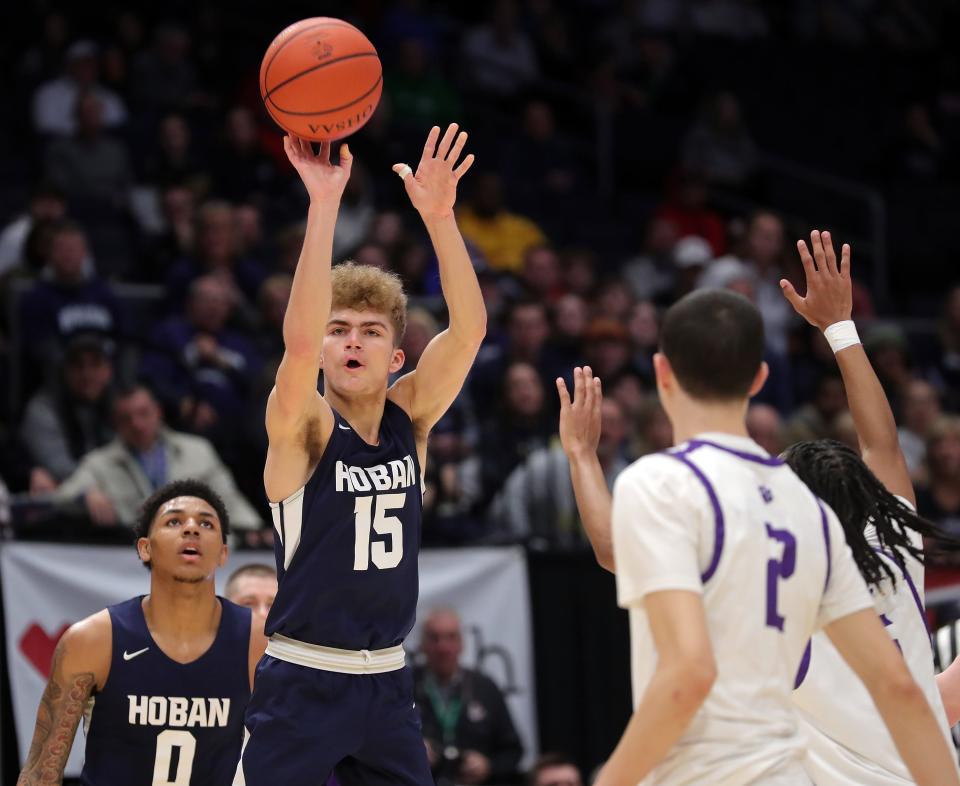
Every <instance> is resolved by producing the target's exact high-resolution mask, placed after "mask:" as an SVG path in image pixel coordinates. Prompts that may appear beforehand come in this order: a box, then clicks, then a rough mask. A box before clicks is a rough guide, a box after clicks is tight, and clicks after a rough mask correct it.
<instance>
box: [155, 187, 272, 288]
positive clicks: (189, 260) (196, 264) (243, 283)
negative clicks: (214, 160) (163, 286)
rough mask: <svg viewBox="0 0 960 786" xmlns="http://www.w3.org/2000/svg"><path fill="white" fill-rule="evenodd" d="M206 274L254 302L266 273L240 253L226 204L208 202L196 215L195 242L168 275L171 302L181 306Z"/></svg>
mask: <svg viewBox="0 0 960 786" xmlns="http://www.w3.org/2000/svg"><path fill="white" fill-rule="evenodd" d="M205 273H214V274H215V275H217V276H219V277H221V278H223V280H224V281H226V282H228V283H229V284H231V285H232V286H234V287H235V288H237V289H238V291H239V292H240V293H242V295H243V297H244V298H245V299H246V301H247V303H253V302H255V300H256V297H257V293H258V292H259V291H260V285H261V284H262V283H263V280H264V279H265V278H266V277H267V271H266V269H265V268H264V267H263V265H261V264H260V262H259V261H258V260H256V259H253V258H252V257H248V256H243V255H241V253H240V237H239V233H238V232H237V222H236V219H235V217H234V211H233V207H232V206H231V205H230V203H229V202H220V201H211V202H207V203H206V204H204V205H202V206H201V207H200V209H199V211H198V212H197V229H196V242H195V243H194V248H193V250H192V252H191V254H190V255H189V256H186V257H183V258H182V259H181V260H180V261H179V262H177V263H176V264H175V265H174V266H173V268H172V269H171V270H170V271H169V273H168V274H167V287H168V295H169V297H170V301H171V303H173V304H175V305H178V304H180V303H183V302H184V300H185V295H186V293H187V289H188V288H189V286H190V283H191V282H192V281H193V280H194V279H195V278H198V277H199V276H201V275H204V274H205Z"/></svg>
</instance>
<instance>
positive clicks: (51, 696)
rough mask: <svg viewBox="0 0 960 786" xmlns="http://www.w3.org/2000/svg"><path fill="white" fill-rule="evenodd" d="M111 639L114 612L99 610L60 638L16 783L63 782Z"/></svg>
mask: <svg viewBox="0 0 960 786" xmlns="http://www.w3.org/2000/svg"><path fill="white" fill-rule="evenodd" d="M111 638H112V630H111V626H110V615H109V614H108V612H106V611H101V612H99V613H97V614H94V615H93V616H92V617H88V618H87V619H85V620H82V621H81V622H78V623H77V624H76V625H73V626H71V627H70V629H69V630H68V631H67V632H66V633H65V634H64V635H63V638H61V639H60V642H59V643H58V644H57V649H56V650H55V651H54V653H53V662H52V663H51V664H50V681H49V682H48V683H47V687H46V690H44V692H43V696H42V697H41V699H40V707H39V709H38V710H37V725H36V728H35V729H34V732H33V743H32V744H31V745H30V753H29V754H28V755H27V761H26V764H24V766H23V770H22V771H21V773H20V778H19V780H18V781H17V786H59V784H62V783H63V768H64V767H65V766H66V764H67V758H68V757H69V756H70V749H71V747H72V746H73V737H74V735H75V734H76V731H77V725H78V724H79V722H80V718H81V717H82V716H83V711H84V708H85V707H86V704H87V701H88V700H89V698H90V696H91V695H93V694H94V693H95V692H96V691H97V689H99V688H101V687H102V686H103V685H104V683H105V682H106V679H107V674H108V672H109V670H110V648H111V644H112V642H111Z"/></svg>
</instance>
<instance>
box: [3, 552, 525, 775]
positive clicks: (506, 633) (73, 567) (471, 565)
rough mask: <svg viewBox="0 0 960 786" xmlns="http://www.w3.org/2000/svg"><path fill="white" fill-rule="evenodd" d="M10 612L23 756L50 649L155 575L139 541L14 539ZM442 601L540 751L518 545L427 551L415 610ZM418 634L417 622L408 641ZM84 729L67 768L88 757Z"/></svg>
mask: <svg viewBox="0 0 960 786" xmlns="http://www.w3.org/2000/svg"><path fill="white" fill-rule="evenodd" d="M251 562H267V563H269V564H271V565H272V564H273V561H272V557H271V555H268V554H266V553H260V554H258V553H250V552H238V553H237V554H235V555H232V556H231V557H230V562H229V564H228V565H227V567H226V568H225V569H223V570H221V571H220V572H219V574H218V577H217V591H218V592H220V593H221V594H222V592H223V585H224V584H225V583H226V580H227V577H228V576H229V575H230V573H231V572H232V571H233V570H235V569H236V568H239V567H240V566H241V565H246V564H249V563H251ZM0 578H2V581H3V602H4V615H5V619H6V631H5V633H6V643H7V662H8V663H9V669H10V689H11V694H12V695H11V698H12V700H13V714H14V722H15V727H16V732H17V741H18V744H19V753H20V761H21V762H23V761H24V759H25V758H26V754H27V751H28V749H29V747H30V739H31V736H32V734H33V726H34V721H35V719H36V713H37V705H38V704H39V703H40V696H41V694H42V693H43V689H44V687H45V685H46V681H47V677H48V675H49V668H50V661H51V659H52V656H53V650H54V647H55V646H56V644H57V641H58V640H59V638H60V636H61V635H63V632H64V631H65V630H66V629H67V628H68V627H69V626H70V625H71V624H72V623H74V622H76V621H77V620H80V619H83V618H84V617H87V616H89V615H90V614H93V613H94V612H96V611H99V610H100V609H102V608H104V607H105V606H108V605H110V604H112V603H117V602H119V601H122V600H126V599H127V598H130V597H133V596H135V595H142V594H145V593H147V592H149V589H150V576H149V573H148V572H147V571H146V570H145V569H144V568H143V567H142V565H141V564H140V561H139V560H138V559H137V555H136V552H135V551H134V549H133V547H132V546H130V547H122V546H120V547H118V546H76V545H70V546H59V545H54V544H46V543H8V544H5V545H4V546H3V547H2V548H0ZM439 606H443V607H450V608H455V609H457V610H458V611H459V612H460V615H461V617H462V619H463V626H464V659H463V665H464V666H466V667H469V668H480V669H481V670H482V671H484V672H485V673H486V674H487V675H488V676H490V677H491V678H492V679H493V680H494V681H496V682H497V684H498V685H500V686H501V687H502V688H503V689H504V692H505V693H506V695H507V704H508V705H509V707H510V712H511V714H512V715H513V719H514V722H515V723H516V725H517V730H518V731H519V733H520V736H521V738H522V740H523V743H524V748H525V756H524V762H523V763H524V766H526V765H528V764H529V763H530V762H532V760H533V757H534V755H535V754H536V740H537V729H536V701H535V696H534V682H533V645H532V641H531V625H530V599H529V593H528V589H527V566H526V560H525V559H524V555H523V551H522V549H499V548H498V549H492V548H490V549H456V550H443V551H426V552H423V553H422V554H421V558H420V602H419V604H418V615H419V616H421V617H423V616H425V615H426V613H427V612H428V611H429V610H430V609H432V608H436V607H439ZM418 640H419V629H418V628H417V629H414V632H413V634H411V636H410V638H409V640H408V642H407V644H408V649H409V650H410V651H411V652H413V651H414V649H415V647H416V645H417V642H418ZM83 746H84V739H83V734H82V733H78V734H77V739H76V741H75V742H74V746H73V750H72V752H71V754H70V759H69V761H68V763H67V768H66V775H67V776H77V775H79V774H80V769H81V767H82V764H83Z"/></svg>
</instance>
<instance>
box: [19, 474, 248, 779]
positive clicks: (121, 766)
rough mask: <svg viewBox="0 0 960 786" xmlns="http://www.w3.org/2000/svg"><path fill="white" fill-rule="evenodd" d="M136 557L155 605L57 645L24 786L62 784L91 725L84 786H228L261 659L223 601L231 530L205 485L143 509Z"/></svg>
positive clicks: (146, 600)
mask: <svg viewBox="0 0 960 786" xmlns="http://www.w3.org/2000/svg"><path fill="white" fill-rule="evenodd" d="M136 531H137V534H138V535H139V538H138V539H137V551H138V552H139V555H140V559H141V560H142V561H143V563H144V564H145V565H146V566H147V567H148V568H149V569H150V594H149V595H147V596H146V597H143V596H141V597H136V598H131V599H130V600H128V601H125V602H123V603H118V604H117V605H115V606H110V607H109V608H107V609H104V610H103V611H99V612H97V613H96V614H94V615H93V616H91V617H87V619H85V620H81V621H80V622H78V623H76V624H75V625H72V626H71V627H70V628H69V629H68V630H67V632H66V633H65V634H64V635H63V638H61V639H60V642H59V643H58V644H57V649H56V651H55V652H54V655H53V663H52V664H51V666H50V681H49V683H48V684H47V688H46V690H45V691H44V693H43V697H42V698H41V700H40V708H39V710H38V711H37V725H36V729H35V731H34V734H33V744H32V745H31V747H30V753H29V755H28V757H27V762H26V764H25V765H24V768H23V771H22V772H21V773H20V778H19V780H18V781H17V786H41V785H42V786H49V784H60V783H62V782H63V769H64V766H65V765H66V763H67V758H68V756H69V755H70V749H71V747H72V744H73V738H74V735H75V734H76V730H77V725H78V724H79V722H80V718H81V717H83V716H84V714H86V715H87V719H88V724H89V725H88V727H87V744H86V755H85V758H84V764H83V772H82V774H81V776H80V780H81V783H84V784H96V786H158V785H160V784H167V785H168V786H190V785H191V784H203V786H228V784H230V783H231V782H232V779H233V774H234V772H235V771H236V767H237V758H238V757H239V756H240V746H241V744H242V743H243V713H244V708H245V707H246V704H247V701H248V699H249V698H250V688H251V685H252V683H253V672H254V669H255V667H256V664H257V662H258V661H259V660H260V657H261V656H262V654H263V647H264V643H265V642H264V640H263V637H262V635H259V634H257V633H256V632H253V633H251V615H250V610H249V609H245V608H242V607H240V606H236V605H234V604H233V603H230V601H228V600H224V599H222V598H218V597H217V595H216V591H215V589H214V574H215V572H216V569H217V568H218V567H223V565H224V563H225V562H226V559H227V546H226V542H227V535H228V534H229V531H230V522H229V519H228V517H227V511H226V509H225V508H224V505H223V502H222V500H221V499H220V498H219V497H218V496H217V494H216V493H215V492H214V491H213V490H212V489H210V488H209V487H208V486H206V485H205V484H203V483H200V482H198V481H193V480H182V481H175V482H173V483H169V484H167V485H166V486H164V487H162V488H160V489H158V490H157V491H156V492H154V494H153V495H152V496H151V497H150V498H149V499H148V500H147V501H146V502H145V503H144V505H143V509H142V512H141V514H140V519H139V521H138V522H137V526H136Z"/></svg>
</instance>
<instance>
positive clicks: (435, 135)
mask: <svg viewBox="0 0 960 786" xmlns="http://www.w3.org/2000/svg"><path fill="white" fill-rule="evenodd" d="M439 138H440V126H434V127H433V128H431V129H430V133H429V134H427V141H426V142H425V143H424V145H423V155H421V156H420V164H419V165H418V169H419V167H420V166H423V164H424V162H426V161H429V160H430V159H431V158H433V157H434V155H435V154H436V152H437V140H438V139H439Z"/></svg>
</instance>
